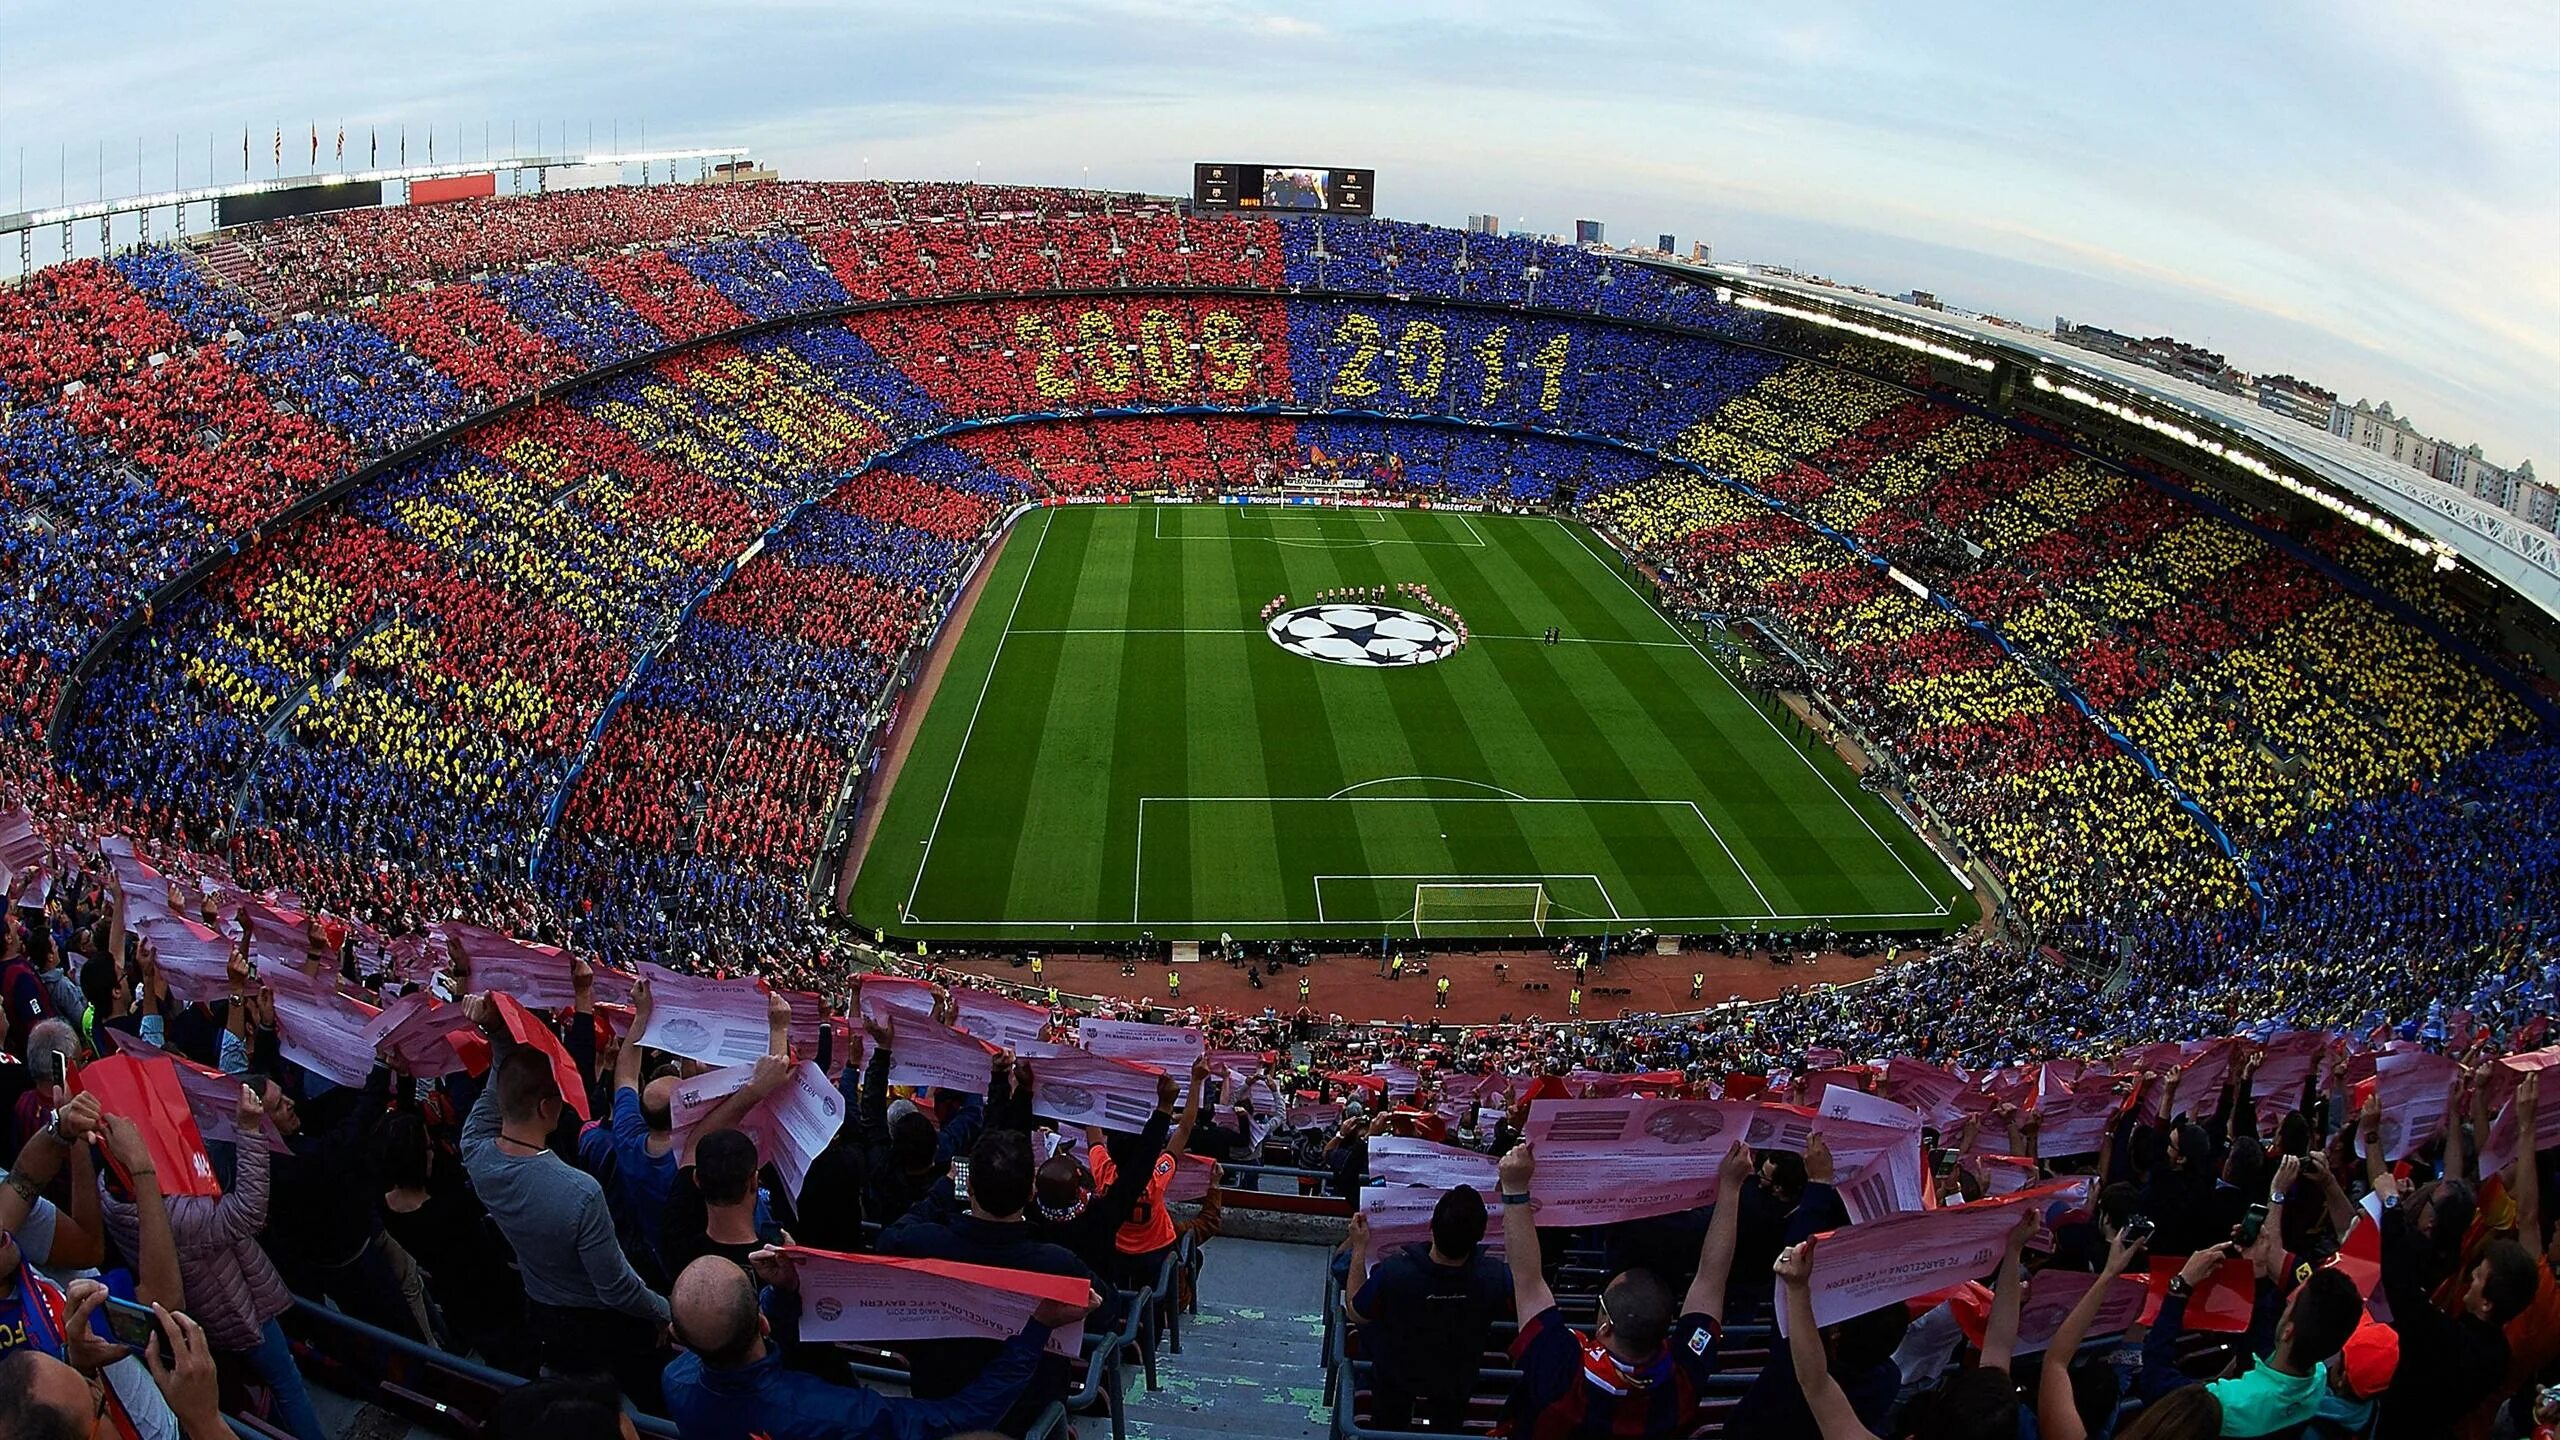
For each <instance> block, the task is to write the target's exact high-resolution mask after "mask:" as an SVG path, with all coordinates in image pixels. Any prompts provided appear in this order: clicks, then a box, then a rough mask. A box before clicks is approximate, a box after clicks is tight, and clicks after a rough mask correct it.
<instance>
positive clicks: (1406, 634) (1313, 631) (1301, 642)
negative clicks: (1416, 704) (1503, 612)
mask: <svg viewBox="0 0 2560 1440" xmlns="http://www.w3.org/2000/svg"><path fill="white" fill-rule="evenodd" d="M1269 633H1270V635H1271V643H1272V644H1274V645H1277V646H1279V647H1280V648H1281V649H1283V650H1286V651H1288V652H1290V653H1291V654H1293V655H1304V656H1306V657H1307V658H1308V659H1310V660H1322V661H1324V662H1326V663H1327V664H1331V665H1368V666H1373V667H1380V668H1383V667H1385V666H1389V665H1428V664H1430V663H1431V662H1432V661H1434V660H1446V659H1447V658H1449V657H1450V656H1451V655H1453V654H1456V653H1457V649H1458V632H1457V630H1456V628H1455V627H1453V626H1451V625H1450V624H1449V622H1447V621H1445V620H1443V619H1441V618H1440V617H1439V616H1437V615H1430V614H1425V613H1424V612H1422V611H1420V610H1407V609H1404V608H1402V607H1401V606H1396V605H1368V604H1359V603H1328V604H1323V605H1300V606H1296V607H1294V608H1291V609H1288V610H1283V611H1281V612H1280V613H1279V614H1277V615H1274V616H1272V617H1271V624H1270V627H1269Z"/></svg>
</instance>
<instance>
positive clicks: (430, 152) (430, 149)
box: [427, 125, 436, 165]
mask: <svg viewBox="0 0 2560 1440" xmlns="http://www.w3.org/2000/svg"><path fill="white" fill-rule="evenodd" d="M427 163H428V164H430V165H433V164H434V163H436V127H434V126H433V125H430V126H428V127H427Z"/></svg>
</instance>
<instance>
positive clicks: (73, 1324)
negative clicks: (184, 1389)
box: [0, 1095, 223, 1440]
mask: <svg viewBox="0 0 2560 1440" xmlns="http://www.w3.org/2000/svg"><path fill="white" fill-rule="evenodd" d="M99 1138H102V1139H103V1140H104V1142H105V1144H106V1147H107V1150H108V1153H109V1154H110V1155H111V1156H112V1157H113V1158H114V1160H115V1162H116V1164H117V1165H118V1166H120V1167H121V1168H122V1169H123V1170H124V1171H125V1173H126V1174H127V1175H128V1176H129V1177H130V1178H131V1182H132V1186H133V1205H134V1208H135V1212H136V1220H137V1229H136V1231H135V1233H134V1237H133V1244H132V1246H131V1253H132V1254H133V1256H134V1264H135V1271H136V1272H138V1273H134V1274H128V1273H127V1272H125V1271H122V1270H115V1271H109V1272H108V1273H107V1274H106V1275H105V1276H103V1277H101V1278H100V1279H96V1280H75V1281H73V1282H71V1284H70V1285H68V1286H61V1285H56V1284H55V1283H54V1282H53V1281H51V1280H49V1279H47V1278H46V1277H45V1276H44V1275H42V1274H40V1273H39V1272H38V1271H37V1270H36V1268H35V1265H34V1263H33V1262H32V1260H31V1259H30V1258H29V1256H28V1253H27V1251H26V1250H25V1249H23V1248H22V1247H21V1246H20V1245H19V1243H18V1240H17V1238H16V1237H17V1231H18V1229H19V1227H21V1226H24V1225H26V1224H28V1223H29V1221H30V1220H32V1219H34V1218H35V1217H36V1210H35V1204H36V1203H37V1201H36V1196H35V1194H34V1191H35V1190H36V1188H37V1185H38V1181H37V1178H36V1176H35V1173H34V1172H35V1171H36V1170H37V1169H38V1168H40V1167H41V1166H42V1164H43V1159H42V1157H37V1156H33V1155H30V1154H21V1155H20V1157H19V1166H18V1169H17V1170H16V1171H14V1172H13V1173H12V1174H11V1176H10V1179H9V1182H8V1184H7V1186H6V1187H5V1188H0V1434H13V1433H17V1432H18V1429H19V1428H22V1427H20V1426H16V1425H13V1424H12V1423H11V1421H10V1419H9V1417H8V1416H7V1415H6V1413H5V1412H6V1410H7V1409H8V1407H9V1406H11V1405H12V1404H16V1403H22V1402H23V1403H41V1402H42V1400H43V1396H44V1395H45V1394H47V1393H49V1392H58V1391H60V1390H61V1384H62V1382H63V1381H64V1379H65V1378H66V1377H65V1376H64V1375H63V1374H62V1373H61V1372H62V1370H64V1369H65V1368H67V1369H70V1370H73V1371H77V1372H79V1373H80V1374H82V1375H87V1376H94V1377H96V1379H97V1381H98V1389H97V1391H96V1395H95V1398H94V1403H93V1404H92V1406H91V1408H90V1413H91V1415H92V1416H93V1417H94V1419H96V1420H98V1421H101V1422H103V1421H106V1420H109V1419H112V1420H113V1421H114V1422H115V1423H116V1424H117V1426H118V1432H119V1433H122V1434H128V1435H137V1436H146V1437H155V1440H156V1437H172V1436H176V1435H179V1434H180V1433H182V1425H181V1422H180V1420H179V1419H178V1417H177V1416H176V1415H175V1414H174V1413H173V1411H174V1407H173V1405H172V1404H171V1402H170V1401H169V1400H168V1399H167V1398H166V1397H165V1395H164V1394H163V1392H162V1390H161V1389H160V1388H159V1387H158V1385H157V1384H156V1383H155V1378H154V1375H153V1374H152V1372H151V1371H149V1370H147V1369H145V1368H144V1367H143V1366H142V1365H140V1364H139V1363H136V1362H135V1361H134V1359H133V1352H132V1350H131V1349H129V1348H128V1347H126V1346H125V1345H123V1344H121V1343H119V1342H118V1341H117V1339H116V1337H115V1333H114V1331H113V1329H112V1327H111V1326H110V1325H109V1324H108V1320H107V1316H106V1314H105V1309H106V1305H107V1302H108V1301H109V1300H110V1299H111V1298H115V1299H121V1300H124V1301H127V1302H129V1303H132V1304H134V1305H137V1306H152V1307H157V1306H159V1305H163V1304H166V1303H167V1302H171V1301H175V1300H177V1299H179V1298H180V1295H181V1293H182V1292H181V1290H180V1287H179V1278H178V1249H177V1244H176V1241H175V1240H174V1239H173V1238H172V1234H171V1231H170V1228H169V1215H168V1207H167V1205H166V1204H165V1203H164V1202H163V1201H162V1199H161V1196H160V1185H159V1178H158V1175H157V1172H156V1171H154V1170H153V1168H152V1164H151V1150H150V1146H149V1145H148V1144H147V1143H146V1142H145V1141H144V1139H143V1137H142V1132H141V1131H140V1130H138V1129H137V1128H136V1127H135V1126H134V1124H133V1122H131V1121H129V1120H127V1119H125V1118H123V1117H122V1116H113V1115H111V1116H104V1117H101V1116H100V1114H99V1112H98V1101H97V1097H96V1096H94V1095H81V1096H75V1097H73V1098H72V1099H70V1100H69V1101H67V1102H65V1103H64V1105H63V1106H62V1108H61V1109H60V1110H58V1111H56V1112H55V1113H54V1114H52V1115H51V1116H49V1117H48V1118H47V1120H46V1122H45V1126H44V1129H43V1131H42V1132H41V1133H39V1134H38V1135H37V1136H35V1137H34V1138H33V1139H31V1140H29V1141H28V1150H29V1151H34V1150H36V1149H37V1148H38V1147H51V1148H52V1149H53V1150H55V1151H56V1152H58V1153H57V1155H56V1156H55V1157H54V1158H55V1163H57V1164H58V1163H60V1161H61V1160H62V1159H63V1158H68V1157H74V1156H76V1157H78V1158H79V1159H80V1160H81V1161H83V1162H85V1160H86V1155H85V1153H84V1152H85V1151H86V1149H87V1147H88V1146H89V1144H90V1143H91V1141H92V1140H93V1139H99ZM80 1168H81V1169H86V1168H88V1167H87V1165H86V1164H85V1163H83V1164H81V1166H80ZM81 1179H82V1180H83V1182H84V1183H89V1182H87V1181H86V1177H85V1176H82V1177H81ZM48 1208H49V1207H48ZM59 1238H60V1237H59V1233H58V1231H57V1232H55V1233H52V1234H48V1235H47V1237H46V1241H45V1243H46V1246H47V1249H48V1252H51V1251H53V1250H55V1249H56V1248H57V1242H58V1240H59ZM49 1258H56V1259H58V1258H59V1257H58V1256H51V1255H50V1254H49ZM119 1291H120V1292H122V1293H121V1294H120V1295H119V1294H118V1293H117V1292H119ZM169 1353H170V1354H171V1355H177V1354H179V1351H178V1350H176V1349H172V1350H171V1351H170V1352H169ZM40 1362H46V1363H40ZM207 1364H208V1365H210V1360H209V1359H208V1361H207ZM13 1376H14V1377H15V1378H14V1379H12V1378H10V1377H13ZM84 1388H85V1382H84ZM213 1418H214V1419H215V1420H216V1421H217V1422H218V1421H219V1419H220V1417H219V1414H218V1413H216V1414H215V1415H214V1417H213ZM184 1433H186V1434H188V1435H190V1436H197V1435H206V1434H220V1433H223V1432H222V1431H220V1430H213V1431H201V1432H200V1431H193V1430H188V1431H185V1432H184Z"/></svg>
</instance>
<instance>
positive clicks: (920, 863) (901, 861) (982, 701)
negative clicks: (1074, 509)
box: [866, 512, 1056, 919]
mask: <svg viewBox="0 0 2560 1440" xmlns="http://www.w3.org/2000/svg"><path fill="white" fill-rule="evenodd" d="M1055 518H1056V516H1055V514H1054V512H1052V513H1048V514H1044V515H1042V516H1041V518H1040V533H1039V535H1038V536H1037V537H1035V538H1034V539H1033V540H1032V542H1031V548H1030V550H1029V551H1027V552H1018V550H1017V547H1016V545H1015V544H1014V543H1013V542H1007V544H1006V546H1005V553H1006V558H1007V559H1010V558H1011V557H1012V556H1013V555H1014V554H1016V553H1021V554H1022V559H1021V561H1020V564H1021V566H1022V573H1021V575H1020V576H1019V577H1018V578H1017V579H1016V580H1015V582H1014V590H1013V604H1012V606H1011V607H1010V608H1009V609H1007V610H1006V612H1005V623H1004V624H1003V625H999V626H997V627H996V631H995V640H994V642H993V644H992V645H989V646H986V659H985V662H984V663H985V667H986V668H985V669H984V670H983V671H981V672H980V673H979V681H978V698H977V701H976V702H975V703H974V704H973V705H971V707H970V709H969V721H968V724H967V725H966V726H964V727H963V728H962V729H961V732H960V738H959V740H958V741H957V742H956V743H955V744H954V745H953V747H952V754H951V766H950V768H949V769H948V770H943V771H940V772H938V773H940V774H941V775H942V776H943V784H942V799H941V801H940V803H939V804H937V805H936V806H935V807H934V812H933V821H932V824H931V825H930V826H929V827H928V828H927V829H926V831H925V833H924V836H923V838H922V839H921V840H920V841H918V847H919V851H920V853H918V854H915V855H912V856H910V855H907V854H905V853H903V850H902V852H901V853H900V854H899V856H898V859H897V862H896V864H897V866H898V867H899V869H900V870H904V869H905V867H906V866H908V865H909V864H912V865H913V866H914V869H913V871H912V872H911V873H912V874H913V876H914V878H913V879H912V880H910V881H909V882H908V885H907V891H906V899H905V900H904V901H903V902H901V904H900V910H901V913H903V914H913V913H915V908H916V900H917V894H918V892H919V891H921V890H922V889H923V888H924V877H925V871H926V870H927V869H929V868H930V867H931V864H932V861H933V846H934V842H935V841H936V840H937V839H939V838H940V837H941V834H942V821H943V817H944V816H945V815H947V814H948V813H949V812H950V809H951V792H952V791H953V790H954V789H956V788H958V786H959V783H960V762H961V761H963V760H965V759H967V758H968V755H969V742H970V741H971V740H972V739H974V738H976V736H977V733H978V719H979V717H980V716H981V715H983V714H985V713H986V708H987V692H988V691H989V690H991V689H992V688H994V685H995V678H996V677H995V666H996V662H997V661H998V660H1000V659H1002V658H1003V656H1004V643H1005V639H1006V636H1005V631H1006V630H1007V628H1009V627H1010V626H1011V625H1012V623H1013V617H1014V616H1015V615H1016V614H1018V613H1020V611H1021V609H1022V601H1023V597H1024V596H1025V595H1027V594H1029V593H1030V589H1031V578H1032V576H1033V574H1034V573H1036V572H1037V571H1038V570H1039V568H1040V564H1039V559H1040V552H1041V550H1042V549H1044V548H1045V547H1046V546H1047V545H1048V543H1049V525H1050V522H1051V521H1052V520H1054V519H1055ZM1020 533H1021V532H1020V531H1019V530H1017V531H1016V532H1015V534H1016V536H1017V537H1019V535H1020ZM969 628H970V629H971V630H975V629H977V628H978V627H976V626H974V625H973V626H971V627H969ZM982 643H983V642H982ZM918 748H919V749H922V748H923V747H922V746H919V747H918ZM926 773H928V774H930V773H936V772H932V771H928V772H926ZM888 819H889V817H888V816H883V817H882V822H883V823H882V825H881V835H893V834H897V833H898V832H894V831H891V830H890V829H889V827H888V825H887V823H886V822H887V820H888ZM881 835H875V836H874V837H873V850H874V853H875V854H876V853H877V851H878V848H879V840H880V838H881ZM867 863H868V862H866V864H867ZM886 910H887V907H886V906H883V907H882V909H881V911H878V912H874V913H875V914H879V915H880V916H881V918H882V919H887V918H889V917H888V916H887V914H886Z"/></svg>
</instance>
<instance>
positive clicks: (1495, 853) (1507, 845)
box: [1354, 513, 1539, 875]
mask: <svg viewBox="0 0 2560 1440" xmlns="http://www.w3.org/2000/svg"><path fill="white" fill-rule="evenodd" d="M1407 518H1408V520H1409V521H1410V523H1412V524H1415V525H1420V526H1425V527H1437V528H1440V529H1443V530H1445V529H1447V528H1449V523H1450V520H1451V519H1452V518H1453V517H1450V516H1446V515H1432V514H1427V513H1416V514H1408V516H1407ZM1407 556H1410V557H1412V559H1410V560H1407V559H1406V557H1407ZM1366 558H1368V559H1369V561H1370V562H1371V564H1370V565H1369V566H1368V567H1366V569H1367V574H1366V575H1364V576H1363V577H1361V578H1360V579H1356V580H1355V581H1354V583H1366V584H1383V585H1387V586H1390V587H1392V586H1394V585H1395V584H1397V583H1400V582H1406V581H1412V582H1417V583H1420V584H1422V585H1425V586H1427V587H1428V588H1429V589H1430V590H1431V592H1432V593H1433V594H1435V595H1437V596H1439V597H1441V598H1442V599H1443V600H1447V599H1448V597H1449V592H1450V588H1451V585H1450V582H1451V578H1452V577H1451V575H1450V574H1448V573H1446V572H1445V571H1444V568H1443V564H1442V559H1443V557H1441V556H1440V555H1438V554H1437V553H1435V552H1428V551H1420V550H1407V551H1405V552H1403V553H1402V554H1399V555H1395V556H1394V557H1393V560H1395V561H1402V562H1404V563H1391V561H1390V557H1389V556H1388V555H1387V554H1386V553H1383V552H1374V551H1373V552H1371V553H1370V555H1369V556H1368V557H1366ZM1460 558H1463V556H1462V557H1460ZM1449 568H1450V569H1455V568H1457V567H1456V566H1454V565H1453V566H1450V567H1449ZM1370 577H1374V578H1370ZM1460 613H1461V614H1464V613H1465V612H1464V611H1463V610H1462V611H1461V612H1460ZM1470 623H1471V624H1472V622H1470ZM1459 658H1460V659H1463V658H1464V657H1463V655H1462V656H1460V657H1459ZM1378 678H1379V679H1380V681H1381V682H1383V688H1384V689H1385V692H1386V698H1387V701H1388V704H1389V706H1390V707H1391V708H1392V709H1393V710H1394V712H1395V716H1396V721H1397V724H1396V729H1397V732H1398V733H1399V734H1400V735H1401V736H1403V737H1404V739H1405V740H1406V742H1407V750H1408V753H1409V754H1410V756H1411V758H1410V761H1409V768H1405V769H1400V770H1385V771H1381V772H1380V775H1381V777H1382V776H1384V775H1391V774H1410V775H1434V776H1441V777H1446V778H1451V779H1460V780H1477V781H1481V782H1483V783H1485V784H1488V785H1493V784H1500V783H1501V779H1500V776H1499V775H1498V773H1497V772H1496V771H1495V769H1494V767H1493V764H1492V762H1491V761H1490V760H1489V759H1488V758H1487V757H1486V755H1485V751H1484V746H1483V744H1482V743H1481V741H1480V739H1479V737H1478V735H1477V733H1476V728H1475V726H1474V725H1473V724H1472V723H1471V714H1470V711H1471V710H1472V709H1473V708H1474V707H1473V706H1472V705H1470V704H1469V703H1467V701H1465V700H1462V699H1461V698H1460V694H1461V688H1462V682H1463V681H1464V680H1465V678H1466V674H1465V671H1464V669H1463V668H1462V667H1455V666H1452V665H1451V664H1450V662H1448V661H1441V662H1439V663H1437V664H1431V665H1420V666H1415V667H1412V668H1411V669H1406V670H1398V671H1393V672H1390V673H1387V674H1384V675H1381V676H1379V677H1378ZM1463 688H1464V689H1465V690H1466V691H1468V692H1470V695H1469V698H1470V699H1474V698H1479V697H1477V696H1476V695H1475V694H1473V692H1477V691H1480V690H1481V688H1482V687H1480V686H1464V687H1463ZM1417 738H1421V739H1427V740H1428V741H1429V742H1430V746H1429V749H1428V750H1427V751H1424V752H1413V751H1412V749H1411V746H1412V742H1413V741H1414V740H1416V739H1417ZM1360 778H1372V777H1360ZM1506 788H1507V787H1506ZM1435 798H1436V797H1435ZM1380 808H1381V818H1385V815H1384V812H1385V811H1387V810H1389V809H1392V808H1393V807H1380ZM1432 818H1433V819H1434V820H1435V821H1437V822H1438V825H1437V829H1438V833H1439V834H1441V835H1460V836H1464V837H1465V844H1464V845H1463V846H1458V845H1451V846H1447V847H1445V848H1444V850H1443V855H1444V857H1445V858H1444V860H1443V861H1442V862H1441V864H1442V867H1443V868H1444V869H1445V870H1446V871H1447V872H1448V873H1450V874H1490V875H1516V874H1522V873H1528V872H1531V871H1533V870H1534V868H1535V867H1536V865H1537V864H1538V860H1539V857H1538V855H1537V853H1536V850H1535V848H1534V847H1533V846H1531V845H1530V843H1529V839H1528V837H1527V836H1526V835H1524V834H1522V833H1521V830H1520V826H1519V824H1518V821H1517V819H1516V818H1515V817H1514V816H1513V815H1512V813H1511V811H1510V810H1509V809H1508V808H1507V807H1503V806H1492V807H1480V809H1479V810H1478V811H1476V812H1474V813H1471V814H1469V815H1468V816H1467V817H1466V819H1465V820H1461V819H1460V817H1458V816H1456V815H1453V814H1451V813H1450V812H1449V811H1447V810H1445V809H1443V808H1441V807H1440V806H1439V805H1437V804H1435V805H1433V806H1432ZM1470 821H1472V822H1473V823H1468V822H1470Z"/></svg>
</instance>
